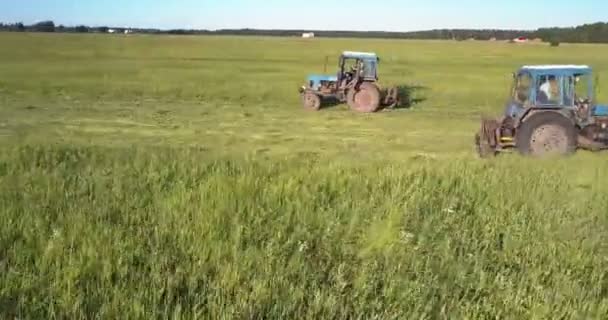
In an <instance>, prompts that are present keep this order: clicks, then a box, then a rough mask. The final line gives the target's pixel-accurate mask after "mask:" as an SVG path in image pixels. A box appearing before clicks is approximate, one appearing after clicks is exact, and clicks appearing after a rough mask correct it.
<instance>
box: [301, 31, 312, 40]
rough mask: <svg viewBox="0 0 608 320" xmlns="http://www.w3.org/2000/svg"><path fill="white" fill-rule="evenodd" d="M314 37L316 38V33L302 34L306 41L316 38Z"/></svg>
mask: <svg viewBox="0 0 608 320" xmlns="http://www.w3.org/2000/svg"><path fill="white" fill-rule="evenodd" d="M314 37H315V33H314V32H306V33H302V38H304V39H310V38H314Z"/></svg>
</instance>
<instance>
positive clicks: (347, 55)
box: [342, 51, 378, 60]
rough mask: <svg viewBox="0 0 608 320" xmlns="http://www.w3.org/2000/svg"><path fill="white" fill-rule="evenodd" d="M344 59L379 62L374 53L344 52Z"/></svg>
mask: <svg viewBox="0 0 608 320" xmlns="http://www.w3.org/2000/svg"><path fill="white" fill-rule="evenodd" d="M342 58H344V59H361V60H378V56H377V55H376V54H375V53H373V52H356V51H344V52H343V53H342Z"/></svg>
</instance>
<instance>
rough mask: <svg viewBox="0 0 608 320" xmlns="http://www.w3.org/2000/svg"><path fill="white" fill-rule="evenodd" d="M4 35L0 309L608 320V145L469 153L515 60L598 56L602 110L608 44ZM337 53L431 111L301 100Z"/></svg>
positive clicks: (497, 106) (65, 314)
mask: <svg viewBox="0 0 608 320" xmlns="http://www.w3.org/2000/svg"><path fill="white" fill-rule="evenodd" d="M0 43H1V44H2V45H1V46H0V104H1V107H0V146H1V147H0V221H1V223H0V318H3V319H4V318H6V319H9V318H11V319H12V318H23V319H28V318H32V319H34V318H35V319H38V318H95V317H98V318H103V319H112V318H136V319H150V318H159V319H166V318H169V317H170V318H188V319H189V318H202V319H234V318H236V319H260V318H271V319H286V318H294V319H320V318H330V319H354V318H356V319H419V318H420V319H461V318H467V319H489V318H501V319H502V318H506V319H602V318H606V316H607V315H608V209H607V208H608V197H607V196H606V190H608V182H607V181H606V180H605V179H604V177H606V176H607V175H608V162H607V161H606V159H607V157H608V154H606V153H598V154H591V153H588V152H579V153H578V154H576V155H575V156H573V157H569V158H566V159H559V160H557V159H554V160H536V161H534V160H530V159H524V158H521V157H519V156H517V155H504V156H501V157H499V158H497V159H494V160H491V161H482V160H479V159H477V158H476V156H475V154H474V153H473V146H472V142H473V134H474V133H475V131H476V130H477V128H478V127H479V118H480V115H481V114H496V115H498V114H500V112H501V111H502V107H503V105H504V103H505V102H506V99H507V95H508V90H509V84H510V80H511V75H510V72H512V71H514V69H516V68H517V67H519V66H520V65H522V64H537V63H538V64H541V63H542V64H547V63H584V64H590V65H591V66H593V67H594V68H595V70H596V73H598V74H599V86H598V88H597V94H598V96H599V100H600V101H604V102H608V84H605V82H603V81H602V76H604V74H606V72H605V71H607V70H608V60H606V59H605V58H604V57H605V56H606V54H608V46H602V45H567V44H566V45H562V46H560V47H558V48H552V47H549V46H548V45H523V46H522V45H512V44H507V43H500V42H496V43H492V42H474V41H472V42H446V41H443V42H432V41H388V40H350V39H315V40H313V41H310V40H302V39H298V38H292V39H287V38H239V37H171V36H129V37H125V36H105V35H54V34H51V35H41V34H0ZM342 50H357V51H375V52H377V53H378V54H379V55H380V56H381V58H382V63H381V71H380V72H381V73H380V77H381V82H382V84H384V85H401V86H407V87H409V88H411V90H412V97H413V98H414V99H415V100H416V103H415V104H414V105H413V106H412V107H411V108H404V109H399V110H395V111H387V112H381V113H377V114H371V115H369V114H366V115H363V114H355V113H353V112H351V111H349V110H348V109H347V108H346V107H345V106H336V107H332V108H328V109H325V110H323V111H320V112H316V113H315V112H306V111H304V110H302V108H301V106H300V103H299V97H298V94H297V88H298V87H299V86H300V85H301V84H302V83H303V81H304V79H305V77H306V75H307V74H308V73H322V72H323V63H324V61H325V57H326V56H329V57H330V62H333V61H334V60H333V59H335V58H337V56H338V55H339V53H340V52H341V51H342ZM334 68H335V66H334V64H333V63H332V64H330V66H329V70H330V72H332V73H333V72H334Z"/></svg>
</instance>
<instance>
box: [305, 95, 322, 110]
mask: <svg viewBox="0 0 608 320" xmlns="http://www.w3.org/2000/svg"><path fill="white" fill-rule="evenodd" d="M302 104H303V105H304V109H306V110H312V111H318V110H319V109H321V97H319V95H317V94H315V93H312V92H305V93H304V94H302Z"/></svg>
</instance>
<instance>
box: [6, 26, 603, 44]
mask: <svg viewBox="0 0 608 320" xmlns="http://www.w3.org/2000/svg"><path fill="white" fill-rule="evenodd" d="M110 30H114V31H115V32H117V33H123V32H124V31H125V30H126V29H125V28H110V27H106V26H102V27H89V26H84V25H81V26H63V25H55V23H54V22H53V21H42V22H38V23H35V24H32V25H24V24H23V23H12V24H11V23H8V24H6V23H0V31H13V32H66V33H69V32H73V33H90V32H94V33H107V32H109V31H110ZM128 30H130V31H132V32H135V33H144V34H173V35H209V34H212V35H243V36H277V37H299V36H301V35H302V33H305V32H314V33H315V35H316V36H319V37H324V38H383V39H436V40H466V39H476V40H511V39H514V38H518V37H526V38H530V39H534V38H539V39H542V40H543V41H546V42H552V43H553V42H557V43H559V42H570V43H608V23H604V22H598V23H593V24H585V25H581V26H577V27H572V28H541V29H538V30H533V31H525V30H493V29H485V30H468V29H438V30H428V31H415V32H383V31H323V30H260V29H223V30H214V31H210V30H194V29H174V30H160V29H154V28H149V29H142V28H130V29H128Z"/></svg>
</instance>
